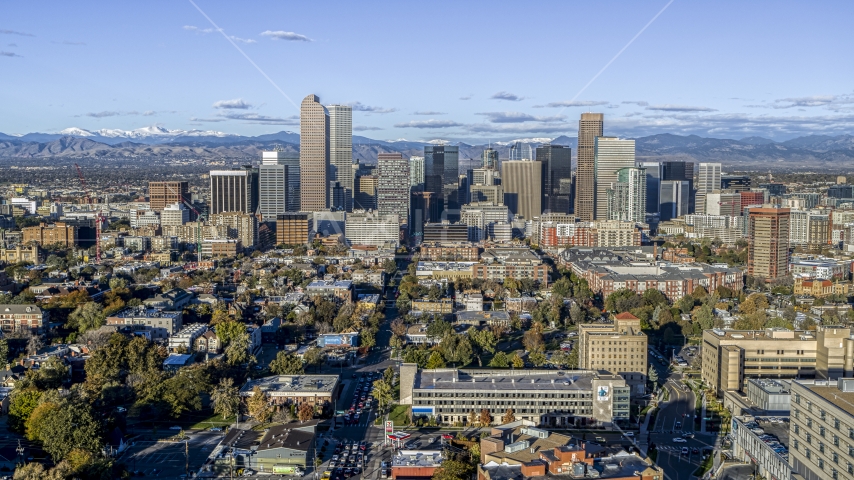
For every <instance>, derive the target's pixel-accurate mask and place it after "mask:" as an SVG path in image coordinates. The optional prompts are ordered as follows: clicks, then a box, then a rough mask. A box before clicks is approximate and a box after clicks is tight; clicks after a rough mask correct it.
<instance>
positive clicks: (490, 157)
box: [480, 148, 498, 168]
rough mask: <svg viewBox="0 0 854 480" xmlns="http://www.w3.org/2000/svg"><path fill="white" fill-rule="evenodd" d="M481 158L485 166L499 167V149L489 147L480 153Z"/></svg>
mask: <svg viewBox="0 0 854 480" xmlns="http://www.w3.org/2000/svg"><path fill="white" fill-rule="evenodd" d="M480 159H481V166H482V167H483V168H498V150H493V149H492V148H487V149H486V150H484V151H483V153H481V154H480Z"/></svg>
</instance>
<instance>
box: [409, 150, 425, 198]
mask: <svg viewBox="0 0 854 480" xmlns="http://www.w3.org/2000/svg"><path fill="white" fill-rule="evenodd" d="M409 186H410V187H412V188H413V189H415V190H424V157H409Z"/></svg>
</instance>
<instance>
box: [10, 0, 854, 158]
mask: <svg viewBox="0 0 854 480" xmlns="http://www.w3.org/2000/svg"><path fill="white" fill-rule="evenodd" d="M193 1H195V3H196V5H198V7H199V9H201V10H202V11H203V12H204V13H205V14H206V15H207V16H208V17H210V19H211V20H212V21H213V22H215V23H216V24H217V25H219V27H220V28H221V29H222V30H221V32H220V31H216V30H215V29H214V27H213V25H212V24H211V23H210V22H209V21H208V20H207V19H206V18H205V16H204V15H203V14H202V13H200V11H199V10H198V9H197V8H196V7H194V5H193V3H191V2H190V1H168V2H167V1H147V2H112V1H111V2H88V3H82V4H81V3H79V2H58V1H54V2H23V1H7V2H4V3H3V7H2V16H0V102H2V105H3V107H2V112H3V115H0V132H4V133H27V132H34V131H38V132H57V131H59V130H62V129H64V128H68V127H72V126H76V127H81V128H85V129H91V130H95V129H101V128H116V129H123V130H130V129H135V128H140V127H144V126H148V125H153V124H159V125H162V126H163V127H166V128H169V129H201V130H218V131H224V132H229V133H237V134H243V135H260V134H265V133H273V132H277V131H281V130H290V131H298V129H299V125H298V116H297V115H298V113H299V110H298V108H297V106H296V105H299V103H300V101H301V99H302V98H303V97H304V96H306V95H308V94H310V93H314V94H317V95H319V96H320V98H321V101H322V102H323V103H352V104H354V105H355V106H356V107H355V110H357V111H356V112H354V119H353V123H354V129H355V130H356V132H354V133H356V134H361V135H365V136H368V137H372V138H378V139H385V140H390V139H398V138H406V139H409V140H430V139H435V138H445V139H466V140H480V141H499V140H508V139H514V138H531V137H556V136H558V135H562V134H563V135H570V136H573V135H575V134H576V130H577V119H578V116H579V114H580V113H581V112H583V111H599V112H604V113H605V119H606V124H605V131H606V134H613V135H621V136H630V137H636V136H642V135H649V134H654V133H674V134H697V135H702V136H711V137H726V138H741V137H745V136H750V135H760V136H765V137H769V138H774V139H787V138H792V137H796V136H800V135H810V134H829V135H836V134H846V133H852V127H854V82H852V80H854V61H852V58H854V30H852V29H851V28H850V19H851V18H854V3H852V2H780V1H776V2H735V1H732V2H695V1H689V0H674V1H673V2H672V3H670V4H669V5H668V1H669V0H664V1H660V0H657V1H643V2H637V1H631V2H618V1H612V2H608V1H605V2H580V1H579V2H569V1H558V2H475V1H470V2H459V1H449V2H322V1H313V2H305V1H299V2H297V1H252V2H224V1H217V2H214V1H211V0H193ZM665 6H667V7H666V8H665ZM663 8H664V11H663V12H661V10H662V9H663ZM659 12H661V13H660V15H659V16H658V17H657V18H656V19H655V21H653V22H652V23H651V24H650V25H649V26H648V28H646V30H644V31H643V33H641V34H640V35H639V36H637V38H636V39H635V40H634V41H633V42H631V43H630V41H631V40H632V38H633V37H635V35H637V34H638V32H639V31H641V29H642V28H643V27H644V26H645V25H647V23H648V22H650V20H651V19H653V17H655V16H656V14H658V13H659ZM223 33H224V34H225V35H223ZM225 36H228V37H230V38H231V39H232V41H233V42H234V43H235V44H236V45H237V46H239V47H240V48H241V49H242V50H243V52H245V54H246V56H248V57H249V58H250V59H251V60H252V61H253V62H255V64H256V65H257V66H258V69H256V68H255V67H254V66H253V65H252V63H250V61H249V60H247V58H246V57H244V56H243V55H242V54H241V53H240V52H239V51H238V50H237V49H236V48H235V47H234V46H233V45H232V43H230V42H229V40H228V39H226V38H225ZM622 49H624V50H623V51H622V53H621V54H620V55H619V56H617V57H616V59H614V57H615V56H616V55H617V54H618V52H620V51H621V50H622ZM611 60H613V62H611ZM609 62H611V63H610V65H608V64H609ZM606 65H608V66H607V68H605V69H604V71H602V73H601V74H600V75H599V76H598V77H596V79H595V80H594V81H593V82H592V83H590V84H589V86H588V87H587V88H586V89H583V88H584V87H585V85H587V84H588V83H589V82H590V81H591V79H593V78H594V76H595V75H596V74H597V73H598V72H600V71H601V70H602V69H603V67H605V66H606ZM259 69H260V70H261V71H263V72H264V74H266V76H268V77H269V78H270V79H271V80H272V83H275V85H276V86H274V85H273V84H272V83H271V82H270V81H268V80H267V78H265V76H264V74H262V73H261V72H260V71H259ZM582 89H583V91H582ZM280 90H281V91H280ZM287 97H290V100H289V99H288V98H287ZM573 99H574V102H570V101H572V100H573ZM561 102H563V103H561Z"/></svg>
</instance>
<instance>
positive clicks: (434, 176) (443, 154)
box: [424, 145, 460, 222]
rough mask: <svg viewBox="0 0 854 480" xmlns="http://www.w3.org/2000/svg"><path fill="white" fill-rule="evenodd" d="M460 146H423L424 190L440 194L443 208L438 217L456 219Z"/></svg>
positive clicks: (457, 212) (458, 213)
mask: <svg viewBox="0 0 854 480" xmlns="http://www.w3.org/2000/svg"><path fill="white" fill-rule="evenodd" d="M459 164H460V147H455V146H450V145H431V146H427V147H424V191H425V192H430V193H433V194H436V195H441V197H442V203H443V208H442V212H440V217H441V218H439V219H430V220H431V221H439V220H449V221H452V222H454V221H457V220H458V219H459V216H460V205H459V201H458V200H457V191H458V190H459V178H460V168H459Z"/></svg>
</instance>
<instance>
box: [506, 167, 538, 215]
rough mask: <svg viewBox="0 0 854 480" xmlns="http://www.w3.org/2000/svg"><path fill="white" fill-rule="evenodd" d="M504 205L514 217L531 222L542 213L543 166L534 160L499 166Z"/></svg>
mask: <svg viewBox="0 0 854 480" xmlns="http://www.w3.org/2000/svg"><path fill="white" fill-rule="evenodd" d="M501 184H502V186H503V187H504V205H507V208H509V209H510V212H511V213H512V214H514V215H520V216H522V217H523V218H524V219H526V220H532V219H533V218H534V217H539V216H540V214H542V213H543V207H542V205H543V204H542V200H543V194H542V188H543V164H542V162H538V161H534V160H508V161H506V162H503V163H502V164H501Z"/></svg>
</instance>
